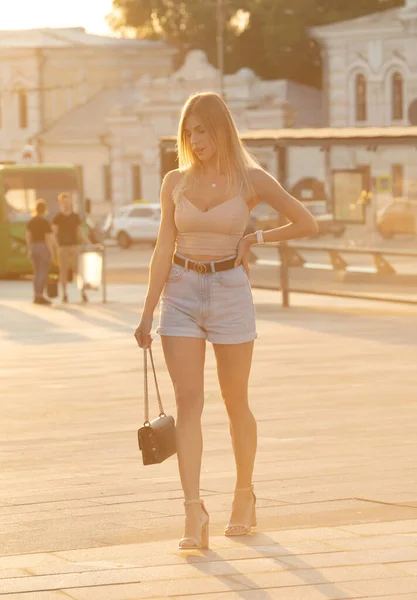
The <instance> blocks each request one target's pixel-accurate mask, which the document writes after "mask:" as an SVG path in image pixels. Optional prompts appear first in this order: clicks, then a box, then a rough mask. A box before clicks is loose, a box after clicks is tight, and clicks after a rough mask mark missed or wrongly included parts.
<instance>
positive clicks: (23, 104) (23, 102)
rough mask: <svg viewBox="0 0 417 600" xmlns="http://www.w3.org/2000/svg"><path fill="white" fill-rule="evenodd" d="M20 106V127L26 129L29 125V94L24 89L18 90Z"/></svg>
mask: <svg viewBox="0 0 417 600" xmlns="http://www.w3.org/2000/svg"><path fill="white" fill-rule="evenodd" d="M18 108H19V127H20V129H26V127H27V126H28V102H27V95H26V92H25V91H24V90H19V92H18Z"/></svg>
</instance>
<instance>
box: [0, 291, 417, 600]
mask: <svg viewBox="0 0 417 600" xmlns="http://www.w3.org/2000/svg"><path fill="white" fill-rule="evenodd" d="M145 291H146V290H145V286H143V285H142V286H141V285H136V286H129V285H112V286H109V298H110V300H111V301H110V302H109V303H108V304H106V305H102V304H100V302H99V301H98V300H99V298H98V296H97V297H94V295H92V302H91V303H90V304H89V305H86V306H84V305H82V304H81V303H74V304H70V305H69V306H64V305H61V304H59V303H56V305H55V306H53V307H52V308H43V307H37V306H33V305H31V304H30V303H28V302H27V298H29V297H30V284H29V283H28V282H0V348H1V356H2V362H1V381H2V389H1V394H2V400H3V401H2V403H1V405H0V406H1V409H0V410H1V420H2V424H3V431H4V432H7V436H3V437H2V438H0V463H1V465H2V469H1V483H2V485H1V486H0V534H1V535H0V598H2V597H4V598H7V600H23V599H24V600H26V599H28V598H29V599H30V600H65V599H66V600H68V598H70V599H71V598H72V599H73V600H89V599H94V600H101V599H103V600H137V599H139V598H155V599H157V598H166V597H172V598H177V599H179V598H188V599H190V598H193V599H201V600H205V599H207V598H210V600H214V599H216V600H217V598H219V599H220V600H231V599H236V598H239V599H240V600H242V599H247V600H268V599H275V598H279V599H280V600H298V599H299V600H316V599H319V598H320V599H322V598H324V599H327V600H331V599H332V598H334V599H337V598H350V599H352V600H353V599H356V598H362V599H366V598H373V599H374V600H376V599H377V598H378V597H384V598H386V599H387V598H388V599H389V598H390V597H391V598H396V599H397V600H398V599H400V600H401V599H404V600H409V599H410V598H413V599H414V598H417V585H416V582H417V485H416V484H417V466H416V462H415V456H416V453H417V437H416V435H415V422H416V418H417V403H416V402H415V400H416V398H417V396H416V389H417V370H416V368H415V365H416V362H417V309H416V308H413V307H410V306H399V305H395V304H389V303H372V302H367V301H351V300H342V299H333V298H324V297H312V296H305V295H293V297H292V303H293V306H292V308H291V309H289V310H285V309H282V308H281V307H280V295H279V293H277V292H270V291H265V290H254V299H255V304H256V311H257V317H258V335H259V338H258V340H257V342H256V345H255V355H254V363H253V368H252V373H251V381H250V397H251V404H252V407H253V411H254V413H255V416H256V418H257V421H258V435H259V450H258V455H257V463H256V469H255V476H254V481H255V485H256V491H257V497H258V502H257V507H258V523H259V526H258V529H257V531H256V532H255V533H253V535H251V536H248V537H247V538H241V539H229V538H225V537H224V536H223V535H222V530H223V527H224V524H225V523H226V522H227V520H228V517H229V510H230V504H231V497H232V491H233V486H234V479H233V473H234V461H233V456H232V453H231V444H230V438H229V433H228V425H227V422H226V415H225V410H224V407H223V404H222V400H221V397H220V393H219V389H218V383H217V379H216V370H215V361H214V355H213V352H212V350H211V348H210V347H208V352H207V364H206V389H205V411H204V416H203V427H204V444H205V453H204V458H203V469H202V496H203V497H204V498H205V501H206V504H207V506H208V508H209V511H210V514H211V549H210V550H209V551H205V552H199V551H191V552H180V551H179V550H178V549H177V543H178V539H179V538H180V537H181V534H182V526H183V506H182V491H181V487H180V485H179V478H178V473H177V467H176V460H175V458H174V457H173V458H171V459H169V460H168V461H166V462H165V463H163V464H161V465H158V466H155V467H143V466H142V464H141V460H140V456H139V452H138V448H137V439H136V430H137V428H138V427H139V426H140V424H141V419H142V395H141V387H142V358H141V353H140V352H139V351H138V350H137V348H136V347H135V344H134V340H133V336H132V332H133V330H134V327H135V325H136V324H137V320H138V318H139V314H140V309H141V306H142V303H143V299H144V293H145ZM154 354H155V360H156V366H157V370H158V372H159V379H160V382H159V383H160V388H161V393H162V396H163V398H164V400H165V404H166V409H167V411H168V412H174V407H175V402H174V398H173V393H172V387H171V383H170V381H169V377H168V375H167V373H166V371H165V369H164V361H163V356H162V352H161V347H160V343H159V340H158V338H156V339H155V345H154ZM384 594H385V595H384Z"/></svg>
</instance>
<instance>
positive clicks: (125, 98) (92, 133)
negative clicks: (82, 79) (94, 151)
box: [37, 87, 134, 143]
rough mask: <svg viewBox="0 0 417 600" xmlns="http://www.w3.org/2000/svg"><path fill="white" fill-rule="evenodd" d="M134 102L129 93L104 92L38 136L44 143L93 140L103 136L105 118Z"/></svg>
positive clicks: (117, 89) (109, 90)
mask: <svg viewBox="0 0 417 600" xmlns="http://www.w3.org/2000/svg"><path fill="white" fill-rule="evenodd" d="M132 101H134V98H133V97H132V92H131V91H130V93H129V92H128V91H124V90H122V88H120V87H114V88H109V89H104V90H101V91H99V92H97V93H96V94H94V95H93V96H92V97H91V98H89V99H88V100H87V102H85V103H84V104H80V105H78V106H75V107H74V108H73V109H72V110H70V111H69V112H67V113H65V114H64V115H63V116H61V117H60V118H59V119H58V120H57V121H56V122H55V124H53V125H52V126H51V127H48V128H46V130H44V131H43V132H41V133H40V134H38V136H37V137H40V138H41V139H42V140H43V141H44V142H46V143H48V142H50V143H51V142H58V141H61V140H71V139H73V140H74V139H95V140H96V141H97V142H99V138H100V136H102V135H104V134H105V133H107V121H106V119H107V117H109V116H110V113H111V112H112V110H113V109H114V108H115V107H116V106H125V105H127V104H128V103H131V102H132Z"/></svg>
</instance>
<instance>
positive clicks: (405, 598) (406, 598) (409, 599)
mask: <svg viewBox="0 0 417 600" xmlns="http://www.w3.org/2000/svg"><path fill="white" fill-rule="evenodd" d="M416 597H417V596H416V595H415V594H414V593H412V594H402V593H401V592H399V593H398V594H395V595H394V596H391V594H390V595H389V596H361V597H360V600H416Z"/></svg>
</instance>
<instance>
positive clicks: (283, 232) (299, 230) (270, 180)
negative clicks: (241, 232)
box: [245, 168, 318, 246]
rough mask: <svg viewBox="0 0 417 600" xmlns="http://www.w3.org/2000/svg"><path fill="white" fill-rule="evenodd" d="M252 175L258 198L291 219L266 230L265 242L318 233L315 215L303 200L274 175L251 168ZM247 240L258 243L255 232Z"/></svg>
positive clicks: (250, 243)
mask: <svg viewBox="0 0 417 600" xmlns="http://www.w3.org/2000/svg"><path fill="white" fill-rule="evenodd" d="M250 176H251V180H252V185H253V188H254V191H255V193H256V196H257V198H258V200H259V201H260V202H266V203H267V204H269V205H270V206H272V208H274V209H275V210H276V211H277V212H278V213H279V214H280V215H283V216H284V217H287V219H288V220H289V221H290V223H288V225H284V226H282V227H277V228H276V229H270V230H269V231H264V232H263V237H264V241H265V242H282V241H285V240H295V239H298V238H304V237H310V236H315V235H316V234H317V232H318V226H317V223H316V220H315V218H314V217H313V215H312V214H311V213H310V212H309V211H308V210H307V209H306V208H305V207H304V206H303V204H302V203H301V202H299V201H298V200H297V199H296V198H294V197H293V196H291V194H289V193H288V192H286V191H285V190H284V188H283V187H282V186H281V185H280V184H279V183H278V181H277V180H276V179H275V178H274V177H272V175H269V173H266V172H265V171H263V170H262V169H256V168H255V169H252V170H251V172H250ZM245 240H246V242H247V244H248V245H249V246H251V245H252V244H256V243H257V240H256V235H255V234H253V233H251V234H249V235H247V236H245Z"/></svg>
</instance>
